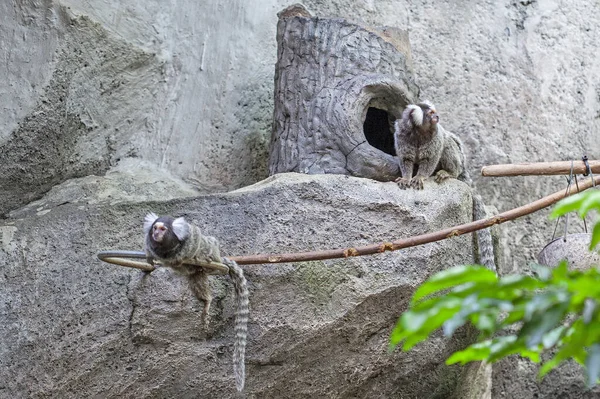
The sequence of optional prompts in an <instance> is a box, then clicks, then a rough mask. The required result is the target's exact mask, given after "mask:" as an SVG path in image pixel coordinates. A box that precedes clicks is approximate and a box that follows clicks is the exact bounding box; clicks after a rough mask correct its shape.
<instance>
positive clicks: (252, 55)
mask: <svg viewBox="0 0 600 399" xmlns="http://www.w3.org/2000/svg"><path fill="white" fill-rule="evenodd" d="M165 4H166V3H165V2H164V1H162V0H147V1H144V2H139V1H137V0H118V1H117V0H106V1H102V2H100V1H95V2H94V1H89V0H35V1H16V2H7V1H5V2H0V38H1V39H0V40H1V41H2V45H1V46H0V59H1V60H2V62H0V76H3V77H4V78H5V79H1V80H0V94H1V96H0V105H1V107H2V108H1V109H2V112H0V160H2V162H0V215H2V214H5V213H7V212H9V211H11V210H14V209H16V208H18V207H20V206H21V205H24V204H28V203H30V202H31V201H32V200H34V199H38V198H40V197H42V195H43V194H44V193H45V192H47V191H48V190H50V189H51V188H52V187H54V186H55V185H56V184H59V183H61V182H63V181H65V180H67V179H70V178H73V177H76V176H81V177H85V176H88V177H86V179H93V177H89V175H102V174H104V173H105V172H106V171H108V170H110V168H111V167H112V166H114V165H115V164H117V163H118V162H119V160H122V159H124V158H128V157H137V158H140V159H142V160H144V161H147V162H150V163H152V164H153V165H155V166H157V167H160V168H165V169H167V170H168V171H169V172H170V173H171V174H172V175H174V176H177V177H179V178H181V179H183V180H185V181H186V182H188V183H191V184H193V185H194V186H195V189H197V190H199V191H200V192H213V193H214V192H219V191H226V190H230V189H233V188H238V187H241V186H244V185H247V184H250V183H254V182H256V181H258V180H260V179H262V178H263V177H265V176H266V175H267V174H268V168H267V153H268V143H269V137H270V131H271V123H272V115H273V113H272V112H273V90H274V84H273V76H274V64H275V62H276V60H277V52H276V24H277V15H276V14H277V12H278V11H279V10H281V9H282V8H283V7H286V6H288V5H289V2H284V1H280V0H269V1H261V2H258V1H255V2H240V1H233V0H227V1H224V2H198V1H193V0H181V1H178V2H177V4H168V5H165ZM305 4H306V5H307V6H308V8H309V9H310V10H311V12H312V14H313V15H317V16H321V17H334V18H340V17H341V18H346V19H348V20H349V21H354V22H356V23H358V24H361V25H363V26H380V25H387V26H394V27H397V28H399V29H402V30H407V31H408V33H409V37H410V41H411V44H412V58H413V68H414V72H415V77H416V82H417V84H418V85H419V87H420V88H421V98H428V99H430V100H432V101H433V102H434V103H435V104H436V105H437V107H438V111H439V112H440V113H441V118H442V121H443V124H444V126H445V127H446V128H448V129H449V130H451V131H453V132H455V133H457V134H459V135H460V136H461V137H462V138H463V141H464V142H465V143H466V145H467V147H468V148H469V150H470V151H469V161H470V165H471V170H472V175H474V177H475V178H476V181H475V183H476V186H477V189H478V190H479V191H480V192H481V193H482V195H483V198H484V199H485V201H486V202H487V203H488V204H491V205H494V206H495V207H496V208H498V209H499V210H501V211H503V210H507V209H509V208H512V207H515V206H517V205H522V204H525V203H527V202H530V201H532V200H534V199H537V198H539V197H541V196H543V195H546V194H548V193H550V192H554V191H556V190H558V189H560V188H564V179H563V178H561V177H551V178H538V177H519V178H494V179H492V178H486V179H483V178H477V173H476V171H477V170H478V169H479V167H480V166H482V165H484V164H492V163H505V162H525V161H542V160H544V161H549V160H566V159H571V158H579V157H580V156H581V155H582V154H583V153H587V154H588V155H589V157H590V158H591V159H598V158H600V141H599V140H597V137H598V130H599V127H600V75H599V74H598V73H597V69H598V67H597V65H598V54H599V51H598V50H599V48H598V47H599V46H600V44H599V43H600V40H598V38H599V37H600V25H598V23H597V15H599V14H600V4H599V3H598V2H596V1H592V0H583V1H577V0H564V1H560V2H558V1H555V0H533V1H529V0H524V1H514V0H501V1H487V2H477V3H473V2H471V1H467V0H457V1H450V2H440V1H435V2H434V1H431V0H426V1H421V2H411V1H408V0H378V1H372V0H369V1H355V0H327V1H325V0H307V1H305ZM86 64H87V65H86ZM117 129H118V130H117ZM141 181H145V180H143V178H141ZM86 182H87V180H86ZM67 184H68V183H67ZM85 184H86V183H84V184H83V185H82V189H81V190H83V191H85ZM101 184H104V183H101ZM74 190H75V191H77V192H79V193H80V191H81V190H80V189H78V188H77V189H74ZM52 195H53V194H52V193H51V194H50V196H52ZM78 195H79V194H76V196H78ZM122 206H124V205H122ZM63 207H66V208H64V209H69V210H73V209H75V210H78V209H79V208H78V207H82V209H81V211H82V212H84V213H85V212H86V209H88V208H89V209H92V210H93V212H99V211H97V209H99V207H100V205H89V204H84V203H82V204H78V205H70V204H67V205H63V206H59V207H57V208H56V209H60V208H63ZM105 207H109V205H108V204H107V205H104V206H103V207H100V208H101V209H103V211H102V212H108V213H107V214H110V215H121V214H119V213H118V212H124V211H122V210H121V211H116V210H113V211H110V212H113V213H110V212H109V211H108V210H104V209H105ZM134 208H135V207H134ZM134 208H131V209H134ZM32 209H33V208H32ZM36 209H37V208H36ZM48 209H50V207H44V208H42V209H41V211H42V212H43V211H45V210H48ZM106 209H107V208H106ZM120 209H125V208H120ZM136 209H137V208H136ZM165 209H166V208H165ZM139 212H140V213H142V210H141V209H140V210H139ZM31 213H32V212H29V211H28V212H27V215H29V214H31ZM51 213H52V212H50V213H49V214H48V215H41V214H40V215H38V216H36V217H34V218H33V219H32V222H30V223H34V224H35V223H38V222H35V221H39V223H42V222H43V221H44V220H49V219H45V218H49V217H51V216H49V215H51ZM71 213H72V214H73V215H76V213H75V212H74V211H73V212H71ZM71 213H65V214H63V215H62V217H63V218H64V219H65V220H69V218H71V217H72V218H73V220H75V216H72V215H71ZM126 213H127V214H129V213H128V212H126ZM95 214H96V213H92V215H90V216H88V215H87V214H78V215H79V216H78V217H79V220H87V218H94V217H96V218H97V219H95V220H96V221H97V220H100V216H94V215H95ZM14 215H20V216H19V217H24V216H25V214H21V213H15V214H14ZM546 215H547V212H545V211H544V212H539V213H537V214H535V215H532V216H529V217H526V218H523V219H521V220H519V221H516V222H514V223H510V224H506V225H505V226H504V228H503V230H502V234H501V237H500V243H501V244H502V249H503V251H504V254H505V259H506V262H504V264H503V266H502V270H501V271H502V273H504V274H507V273H511V272H517V271H520V270H521V269H522V268H523V267H524V266H525V265H526V264H527V263H528V262H529V261H533V260H535V258H536V255H537V253H538V251H539V250H540V249H541V248H542V247H543V246H544V245H545V244H546V242H548V241H549V240H550V239H551V236H552V230H553V228H554V224H553V223H551V222H549V221H548V220H547V218H546ZM15 217H16V216H15ZM573 219H574V218H572V220H571V225H572V227H571V231H572V232H574V233H576V232H581V231H582V229H581V226H580V225H579V226H578V225H577V224H576V223H574V220H573ZM104 220H106V219H104ZM59 221H60V220H59ZM26 222H27V221H23V222H20V223H26ZM3 223H4V222H3ZM77 223H84V222H77ZM130 223H131V226H133V219H131V220H130ZM290 223H291V222H290ZM62 226H65V223H63V222H60V223H59V224H57V227H56V228H61V227H62ZM256 226H260V223H257V224H256ZM45 228H47V226H46V227H45ZM80 229H81V230H82V231H83V230H86V231H87V226H85V227H80ZM55 230H56V229H55ZM13 232H14V226H9V227H8V228H3V235H2V242H3V243H6V242H10V237H12V236H13ZM410 233H411V234H413V233H414V232H410ZM45 234H46V236H45V237H39V236H38V235H36V234H35V232H33V230H31V233H30V240H32V242H31V248H32V250H34V251H40V253H39V254H38V255H35V259H33V261H35V263H27V264H26V265H25V266H23V267H27V268H28V270H29V269H31V270H32V271H33V272H34V273H37V274H38V276H39V277H38V280H36V281H38V282H39V284H43V283H44V279H43V278H42V275H41V274H40V273H42V272H43V273H47V274H50V275H52V276H53V277H54V278H57V277H56V276H54V274H58V275H60V274H61V273H62V274H67V277H68V273H66V272H64V271H61V270H62V269H57V266H56V265H55V264H54V263H52V262H51V260H52V259H54V258H53V257H54V256H56V251H55V250H53V249H52V248H46V247H45V243H46V242H47V241H46V240H48V237H52V234H58V232H52V233H45ZM96 234H98V232H96ZM102 234H106V233H104V232H102ZM86 237H87V238H86V240H84V241H82V242H80V243H77V241H75V242H76V244H74V245H76V247H77V248H78V250H80V251H87V252H86V253H87V254H88V255H89V254H91V253H92V252H94V251H95V250H96V249H99V248H100V247H98V248H93V247H92V248H88V246H89V245H93V242H94V240H95V237H90V236H86ZM117 237H120V238H122V239H124V240H125V241H123V244H128V245H129V242H127V241H126V238H125V236H123V235H122V233H120V232H117ZM295 238H296V239H297V240H300V238H302V239H304V237H295ZM33 240H37V241H36V242H37V243H35V242H33ZM131 244H133V242H131ZM6 245H8V244H6ZM49 245H54V244H49ZM105 246H106V243H104V244H103V247H105ZM117 246H119V247H120V245H119V243H117V242H116V241H115V247H117ZM247 249H249V248H240V253H242V252H245V250H247ZM62 262H63V263H62V265H63V266H62V267H66V266H65V265H71V263H69V262H68V261H66V260H64V259H63V260H62ZM40 265H43V266H40ZM40 267H42V269H41V270H38V268H40ZM102 271H105V269H102ZM119 273H122V274H119V276H129V274H127V273H125V272H122V271H120V272H119ZM43 277H46V274H44V275H43ZM123 278H126V277H123ZM127 278H128V277H127ZM87 281H88V282H89V280H87ZM77 283H78V282H77ZM413 283H414V282H413ZM90 284H91V283H90ZM92 285H93V284H92ZM76 286H77V285H76ZM26 287H28V288H27V289H28V290H29V291H27V294H25V293H20V292H19V290H20V289H18V288H16V287H14V286H12V288H11V291H7V293H6V295H7V297H10V296H14V298H15V299H14V300H13V303H15V304H17V305H20V302H23V303H25V304H27V303H29V302H28V301H30V302H31V303H36V302H35V301H37V302H43V300H44V298H51V299H49V300H53V301H54V298H55V297H54V295H55V293H54V292H55V291H59V292H60V290H62V291H63V293H62V294H60V295H63V297H61V298H62V299H63V301H61V302H57V303H55V307H56V309H58V311H61V312H62V311H63V309H61V308H60V307H61V305H62V303H63V302H64V301H65V300H67V299H69V298H70V296H69V294H71V295H75V294H77V293H78V292H86V291H84V289H87V286H83V287H79V286H77V287H79V288H82V290H80V291H73V292H71V291H68V294H65V293H64V290H66V288H65V286H63V285H62V284H61V283H60V282H58V283H55V284H54V285H53V286H49V285H43V286H42V287H43V289H42V290H40V291H39V292H38V291H35V290H34V288H32V287H31V285H29V286H26ZM69 289H70V288H69ZM32 292H36V294H35V295H37V297H36V296H35V295H34V294H32ZM76 297H77V295H76ZM111 301H118V299H112V298H109V299H108V300H107V301H105V303H103V304H100V305H99V306H101V307H103V308H102V309H107V310H111V311H115V309H120V306H121V304H120V303H117V304H116V305H114V306H113V305H110V304H111V303H112V302H111ZM111 306H112V307H111ZM3 309H5V308H3ZM44 309H46V310H49V309H50V306H49V305H48V306H47V307H45V308H44ZM34 310H35V309H32V311H34ZM49 311H50V310H49ZM51 311H53V312H54V311H55V309H54V308H52V309H51ZM89 312H90V313H94V311H92V310H89ZM2 314H3V315H7V316H6V317H9V316H8V315H9V313H2ZM98 314H102V315H106V314H107V312H104V311H100V312H99V313H98ZM11 317H12V316H11ZM7 320H8V321H7V322H6V323H5V322H4V319H2V321H3V323H2V325H3V328H12V330H11V331H12V332H13V333H14V334H18V336H19V337H20V338H19V339H21V340H24V341H22V342H25V343H27V342H28V340H33V337H34V335H32V334H30V333H28V332H27V331H30V330H27V329H23V332H22V333H19V321H18V320H15V319H14V318H10V319H7ZM70 320H71V322H73V319H70ZM53 322H55V323H57V324H59V325H61V326H62V325H63V324H62V323H63V321H61V319H59V318H58V317H57V318H55V319H53ZM78 322H79V321H78ZM76 325H77V324H72V325H71V326H72V327H70V328H72V329H73V330H69V331H71V334H73V331H75V334H80V335H82V336H85V334H86V332H85V329H81V330H74V329H75V327H73V326H76ZM46 327H48V331H50V332H52V331H55V330H56V331H57V330H58V329H59V328H58V327H54V326H52V324H51V323H50V322H47V324H46ZM81 328H82V327H81ZM40 331H43V328H40ZM54 338H55V339H60V337H54ZM94 338H95V339H96V345H97V346H98V347H100V346H101V345H104V344H102V342H105V341H102V340H101V339H100V338H98V336H94ZM19 342H21V341H19ZM32 342H33V341H32ZM86 342H88V341H86ZM115 342H118V341H115ZM88 343H89V342H88ZM56 345H58V344H56ZM69 345H70V346H66V345H65V346H64V347H59V346H54V347H53V349H52V351H53V352H52V355H53V356H54V358H56V359H59V358H63V359H64V358H65V357H69V356H76V354H70V353H69V351H80V352H81V353H82V354H81V355H80V356H81V357H82V358H83V357H85V356H88V357H89V358H93V357H94V355H93V354H92V353H88V352H85V351H83V350H81V349H77V346H76V345H75V344H74V343H73V341H69ZM115 345H116V344H115ZM85 348H86V350H89V348H92V345H91V344H90V345H87V346H85ZM30 350H33V349H31V348H30ZM60 350H62V352H60ZM46 352H48V351H46ZM103 353H106V352H103ZM40 356H41V355H40ZM44 356H50V355H48V354H46V355H44ZM50 358H51V357H48V359H50ZM108 358H110V357H108ZM0 359H1V358H0ZM511 361H513V360H508V361H507V362H509V363H506V364H507V365H506V366H501V367H502V369H501V370H500V371H498V372H495V373H494V379H495V386H496V387H503V386H509V387H510V389H509V390H508V389H503V388H502V389H500V388H499V389H498V390H494V395H493V396H494V397H503V396H504V397H508V396H506V395H508V392H510V393H511V394H515V393H518V396H520V397H535V396H537V397H539V398H544V397H548V398H550V397H557V396H560V395H561V394H562V393H563V392H565V391H569V390H571V391H570V392H575V393H574V394H573V395H576V392H582V391H581V387H582V385H581V384H580V381H581V380H578V379H577V378H579V377H580V370H579V369H578V368H576V369H571V370H567V371H566V372H561V373H559V374H556V376H555V377H553V379H551V380H550V379H546V380H544V382H542V383H541V384H539V385H538V384H537V383H534V382H533V381H535V371H531V365H528V366H527V367H525V366H524V364H525V363H523V362H521V361H518V362H515V363H510V362H511ZM97 362H98V363H97V365H96V366H95V367H96V369H98V368H102V367H106V364H105V363H102V358H101V357H98V360H97ZM23 364H25V363H23ZM71 365H72V364H71ZM63 369H64V368H63ZM96 369H93V370H92V369H89V370H86V369H82V370H80V372H81V374H82V375H84V374H85V373H88V374H89V373H93V372H94V370H96ZM61 370H62V369H61ZM105 372H107V371H105ZM53 373H54V372H50V374H48V375H46V376H44V375H42V374H39V375H37V374H36V375H35V376H34V377H31V378H29V380H27V381H24V380H23V377H19V378H20V379H19V378H17V379H16V380H15V381H13V382H11V383H13V384H14V383H20V384H23V385H24V384H27V383H30V384H32V386H34V387H41V386H48V387H49V386H51V385H52V380H53V377H56V376H57V375H58V372H56V373H54V374H53ZM28 375H33V373H32V374H28ZM565 376H566V377H568V378H566V379H564V380H563V379H562V378H563V377H565ZM571 377H573V378H571ZM82 378H83V377H82ZM19 381H20V382H19ZM44 384H45V385H44ZM35 389H41V388H35ZM578 389H579V390H580V391H577V390H578ZM49 392H51V391H49Z"/></svg>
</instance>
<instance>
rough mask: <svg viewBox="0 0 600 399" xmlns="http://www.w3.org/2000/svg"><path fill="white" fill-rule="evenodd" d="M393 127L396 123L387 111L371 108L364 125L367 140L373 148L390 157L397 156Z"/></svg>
mask: <svg viewBox="0 0 600 399" xmlns="http://www.w3.org/2000/svg"><path fill="white" fill-rule="evenodd" d="M393 126H394V121H393V119H392V118H390V115H389V114H388V113H387V111H384V110H382V109H379V108H374V107H369V109H368V110H367V117H366V118H365V123H364V124H363V131H364V133H365V138H366V139H367V142H368V143H369V144H371V145H372V146H373V147H375V148H377V149H378V150H381V151H383V152H385V153H388V154H390V155H396V149H395V148H394V128H393Z"/></svg>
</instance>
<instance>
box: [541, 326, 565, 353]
mask: <svg viewBox="0 0 600 399" xmlns="http://www.w3.org/2000/svg"><path fill="white" fill-rule="evenodd" d="M566 329H567V328H566V327H565V326H559V327H557V328H555V329H554V330H552V331H549V332H548V333H547V334H545V335H544V338H542V345H543V346H544V348H545V349H549V348H552V347H553V346H554V345H556V343H557V342H558V340H559V339H560V337H561V336H562V334H563V333H564V332H565V330H566Z"/></svg>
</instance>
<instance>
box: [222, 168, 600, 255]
mask: <svg viewBox="0 0 600 399" xmlns="http://www.w3.org/2000/svg"><path fill="white" fill-rule="evenodd" d="M590 166H591V162H590ZM569 167H570V162H569ZM592 185H593V182H592V179H591V178H590V179H586V180H583V181H581V182H579V187H574V186H571V189H570V192H569V193H568V194H567V193H566V191H565V190H561V191H557V192H555V193H554V194H551V195H549V196H547V197H544V198H541V199H539V200H537V201H534V202H532V203H530V204H527V205H523V206H521V207H518V208H515V209H511V210H510V211H506V212H502V213H500V214H498V215H495V216H492V217H491V218H488V219H481V220H476V221H474V222H470V223H465V224H461V225H460V226H455V227H449V228H447V229H444V230H440V231H436V232H433V233H427V234H421V235H418V236H414V237H408V238H403V239H400V240H396V241H392V242H383V243H380V244H371V245H365V246H362V247H356V248H343V249H328V250H322V251H311V252H298V253H286V254H273V255H268V254H264V255H246V256H231V257H229V258H230V259H231V260H234V261H236V262H237V263H238V264H240V265H252V264H261V263H287V262H305V261H311V260H324V259H334V258H347V257H350V256H362V255H372V254H377V253H381V252H385V251H396V250H398V249H402V248H408V247H414V246H417V245H422V244H427V243H430V242H435V241H441V240H444V239H446V238H451V237H456V236H460V235H463V234H467V233H472V232H474V231H477V230H481V229H485V228H487V227H490V226H493V225H495V224H500V223H504V222H507V221H509V220H513V219H516V218H519V217H521V216H525V215H529V214H530V213H533V212H536V211H539V210H540V209H543V208H546V207H548V206H550V205H552V204H554V203H556V202H558V201H559V200H561V199H563V198H564V197H568V196H570V195H573V194H576V193H578V192H580V191H584V190H587V189H588V188H590V187H592Z"/></svg>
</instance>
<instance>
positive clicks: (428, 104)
mask: <svg viewBox="0 0 600 399" xmlns="http://www.w3.org/2000/svg"><path fill="white" fill-rule="evenodd" d="M421 104H422V105H426V106H428V107H429V108H431V109H432V110H434V111H435V105H433V103H432V102H431V101H429V100H425V101H423V102H422V103H421Z"/></svg>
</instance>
